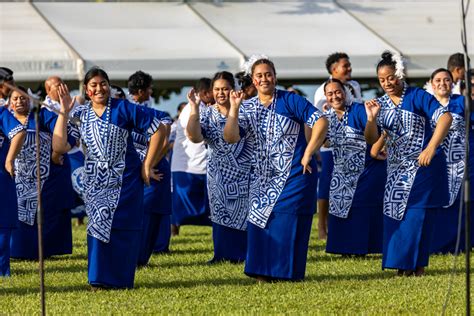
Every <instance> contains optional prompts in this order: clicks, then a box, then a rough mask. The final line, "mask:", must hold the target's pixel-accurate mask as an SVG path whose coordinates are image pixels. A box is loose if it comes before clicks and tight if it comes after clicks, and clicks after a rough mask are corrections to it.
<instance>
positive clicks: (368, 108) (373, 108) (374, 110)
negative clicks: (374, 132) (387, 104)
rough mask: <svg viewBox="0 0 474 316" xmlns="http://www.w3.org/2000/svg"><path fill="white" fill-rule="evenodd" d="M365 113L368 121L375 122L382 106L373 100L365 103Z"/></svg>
mask: <svg viewBox="0 0 474 316" xmlns="http://www.w3.org/2000/svg"><path fill="white" fill-rule="evenodd" d="M365 112H366V113H367V120H368V121H374V120H375V119H376V118H377V116H378V115H379V112H380V104H379V103H378V102H377V100H375V99H372V100H369V101H366V102H365Z"/></svg>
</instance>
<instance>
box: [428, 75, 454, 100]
mask: <svg viewBox="0 0 474 316" xmlns="http://www.w3.org/2000/svg"><path fill="white" fill-rule="evenodd" d="M452 86H453V80H452V79H451V76H450V75H449V73H447V72H446V71H440V72H438V73H437V74H436V75H435V76H434V77H433V80H431V87H432V88H433V92H434V94H435V96H436V97H438V98H446V97H448V96H449V95H450V94H451V90H452Z"/></svg>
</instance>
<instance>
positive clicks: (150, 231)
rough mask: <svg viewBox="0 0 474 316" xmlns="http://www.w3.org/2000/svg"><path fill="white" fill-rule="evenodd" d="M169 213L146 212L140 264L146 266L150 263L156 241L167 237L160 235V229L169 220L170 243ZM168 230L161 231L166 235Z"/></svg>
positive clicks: (139, 258) (142, 232) (139, 257)
mask: <svg viewBox="0 0 474 316" xmlns="http://www.w3.org/2000/svg"><path fill="white" fill-rule="evenodd" d="M169 217H170V216H169V215H162V214H157V213H148V212H145V214H144V216H143V230H142V231H141V242H140V253H139V255H138V266H144V265H146V264H148V261H149V260H150V257H151V254H152V253H153V250H154V248H155V244H156V241H157V240H158V239H160V237H161V239H163V240H164V239H165V236H160V229H161V228H162V226H163V225H162V222H168V229H167V231H168V232H169V234H168V245H169V240H170V236H171V229H170V227H169V220H168V221H167V220H166V218H168V219H169ZM165 233H166V232H161V235H164V234H165Z"/></svg>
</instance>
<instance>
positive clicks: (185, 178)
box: [172, 172, 212, 225]
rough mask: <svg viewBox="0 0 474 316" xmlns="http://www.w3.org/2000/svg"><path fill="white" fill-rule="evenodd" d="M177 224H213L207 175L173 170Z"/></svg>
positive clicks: (174, 207) (174, 206) (175, 219)
mask: <svg viewBox="0 0 474 316" xmlns="http://www.w3.org/2000/svg"><path fill="white" fill-rule="evenodd" d="M172 175H173V203H172V204H173V216H172V222H173V224H175V225H212V222H211V220H210V219H209V216H210V209H209V201H208V198H207V182H206V175H201V174H192V173H187V172H172Z"/></svg>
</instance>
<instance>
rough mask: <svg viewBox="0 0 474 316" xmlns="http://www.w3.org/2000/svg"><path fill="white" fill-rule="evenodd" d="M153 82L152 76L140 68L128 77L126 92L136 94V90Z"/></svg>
mask: <svg viewBox="0 0 474 316" xmlns="http://www.w3.org/2000/svg"><path fill="white" fill-rule="evenodd" d="M152 82H153V78H152V77H151V76H150V75H149V74H147V73H146V72H143V71H141V70H139V71H137V72H135V73H134V74H133V75H131V76H130V77H129V78H128V92H129V93H130V94H131V95H136V94H138V90H140V89H141V90H146V89H148V88H149V87H150V86H151V84H152Z"/></svg>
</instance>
